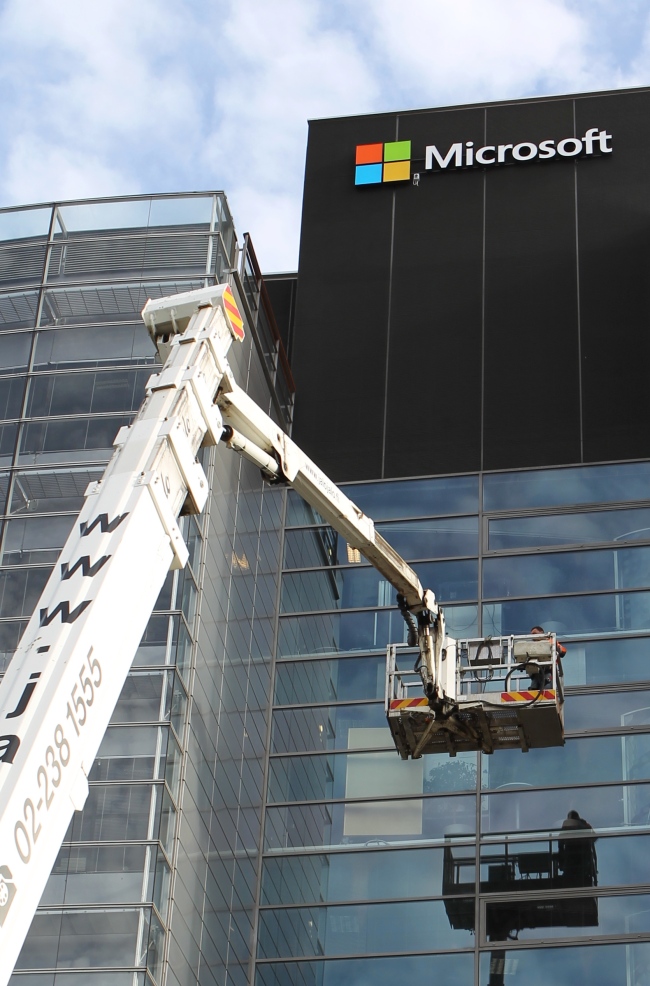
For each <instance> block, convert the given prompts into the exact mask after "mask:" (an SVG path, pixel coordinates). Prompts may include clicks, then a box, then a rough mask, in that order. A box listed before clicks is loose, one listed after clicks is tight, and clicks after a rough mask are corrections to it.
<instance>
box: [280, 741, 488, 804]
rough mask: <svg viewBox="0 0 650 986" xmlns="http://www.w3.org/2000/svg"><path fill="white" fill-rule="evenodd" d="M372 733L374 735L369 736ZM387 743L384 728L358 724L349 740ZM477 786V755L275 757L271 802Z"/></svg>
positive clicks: (468, 788) (414, 792) (370, 754)
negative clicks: (416, 757) (359, 727)
mask: <svg viewBox="0 0 650 986" xmlns="http://www.w3.org/2000/svg"><path fill="white" fill-rule="evenodd" d="M367 733H370V735H369V736H368V735H365V734H367ZM373 740H376V742H377V743H378V744H381V745H387V738H386V731H385V729H383V728H382V729H380V730H378V731H377V732H375V729H373V728H370V729H368V730H365V729H356V730H355V731H354V733H353V734H352V739H351V740H350V742H351V744H352V742H354V743H355V744H356V745H357V746H360V745H365V746H372V745H374V744H373ZM475 787H476V755H475V754H474V753H470V754H461V755H460V756H459V757H457V758H454V759H449V758H442V757H439V756H436V755H426V756H424V757H422V758H421V759H419V760H408V761H402V760H399V759H398V758H397V757H396V756H395V753H394V751H393V750H391V751H390V752H387V753H351V754H337V755H336V756H332V755H330V756H327V755H322V754H321V755H320V756H303V757H296V756H293V757H272V758H271V761H270V774H269V794H268V800H269V801H319V800H321V799H323V798H345V797H361V796H362V795H363V796H364V797H369V796H370V795H372V796H373V797H390V796H391V795H405V794H421V793H422V792H424V793H425V794H442V793H444V792H445V791H473V790H474V789H475Z"/></svg>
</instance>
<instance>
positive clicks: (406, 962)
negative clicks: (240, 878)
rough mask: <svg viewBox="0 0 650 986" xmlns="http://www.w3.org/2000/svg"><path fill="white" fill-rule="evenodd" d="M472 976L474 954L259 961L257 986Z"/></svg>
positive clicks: (345, 985) (465, 979)
mask: <svg viewBox="0 0 650 986" xmlns="http://www.w3.org/2000/svg"><path fill="white" fill-rule="evenodd" d="M473 974H474V957H473V955H472V954H471V953H467V954H465V953H461V954H459V955H400V956H399V957H395V958H383V957H382V958H375V959H372V958H370V959H330V960H329V961H326V962H323V961H322V960H320V961H312V962H273V963H268V964H267V963H264V962H260V963H258V965H257V967H256V979H255V986H357V984H359V986H361V984H364V986H365V984H366V983H372V986H395V984H396V983H430V982H433V983H444V986H467V984H468V983H471V982H472V976H473ZM547 986H548V984H547ZM573 986H574V984H573ZM613 986H618V983H615V984H613Z"/></svg>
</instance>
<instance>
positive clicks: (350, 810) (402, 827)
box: [265, 795, 476, 851]
mask: <svg viewBox="0 0 650 986" xmlns="http://www.w3.org/2000/svg"><path fill="white" fill-rule="evenodd" d="M475 827H476V801H475V799H474V798H473V797H471V796H469V795H465V796H464V795H454V796H450V797H440V798H432V797H426V796H425V797H424V798H410V799H408V798H407V799H402V800H401V801H390V800H386V801H365V802H348V803H347V804H340V803H334V804H332V803H329V804H327V803H324V804H312V805H292V806H289V807H283V808H275V807H270V808H268V810H267V813H266V831H265V840H266V848H267V849H268V850H269V851H274V850H288V849H294V848H295V849H301V848H304V849H310V848H314V849H321V848H327V847H329V846H332V847H333V846H351V845H366V846H368V847H369V848H370V847H372V846H377V845H384V844H386V845H388V844H392V843H409V842H411V843H422V842H426V841H428V840H437V839H442V838H444V836H445V835H446V834H448V833H450V832H451V833H453V834H454V835H456V836H458V837H460V836H468V835H473V833H474V830H475Z"/></svg>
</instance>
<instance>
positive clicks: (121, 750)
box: [88, 726, 167, 781]
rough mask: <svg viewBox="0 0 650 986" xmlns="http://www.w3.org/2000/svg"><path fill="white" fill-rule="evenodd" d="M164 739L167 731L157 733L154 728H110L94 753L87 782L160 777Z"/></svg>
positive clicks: (161, 775)
mask: <svg viewBox="0 0 650 986" xmlns="http://www.w3.org/2000/svg"><path fill="white" fill-rule="evenodd" d="M159 737H162V743H161V744H160V745H161V747H162V750H161V752H160V753H159V752H158V741H159ZM166 737H167V731H166V730H162V731H160V732H159V730H158V729H156V727H155V726H111V727H110V729H107V730H106V732H105V734H104V738H103V740H102V742H101V744H100V747H99V750H98V751H97V757H96V759H95V762H94V763H93V766H92V769H91V771H90V774H89V775H88V776H89V780H91V781H143V780H145V781H146V780H155V779H158V778H161V777H163V776H164V772H165V756H164V751H165V742H164V741H165V739H166Z"/></svg>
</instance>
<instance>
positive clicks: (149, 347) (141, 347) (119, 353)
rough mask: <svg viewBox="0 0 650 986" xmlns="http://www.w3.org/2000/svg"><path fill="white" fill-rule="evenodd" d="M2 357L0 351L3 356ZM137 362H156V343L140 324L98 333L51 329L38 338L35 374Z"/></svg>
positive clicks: (117, 327)
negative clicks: (154, 344) (154, 343)
mask: <svg viewBox="0 0 650 986" xmlns="http://www.w3.org/2000/svg"><path fill="white" fill-rule="evenodd" d="M28 338H29V337H28ZM1 353H2V350H1V348H0V356H1ZM134 362H137V363H146V364H151V365H152V366H153V364H154V363H155V362H157V355H156V351H155V349H154V346H153V343H152V341H151V339H150V338H149V334H148V332H147V330H146V329H145V327H144V325H142V324H141V323H140V324H138V323H137V322H136V323H134V324H132V325H128V324H127V325H112V326H111V327H110V329H109V330H108V331H102V330H98V329H97V327H96V326H91V327H89V328H80V329H49V330H48V331H46V332H39V333H38V335H37V337H36V353H35V355H34V369H35V370H54V369H63V368H72V367H81V366H103V365H111V364H112V365H116V364H117V365H119V364H120V363H128V364H129V365H132V364H133V363H134Z"/></svg>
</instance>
